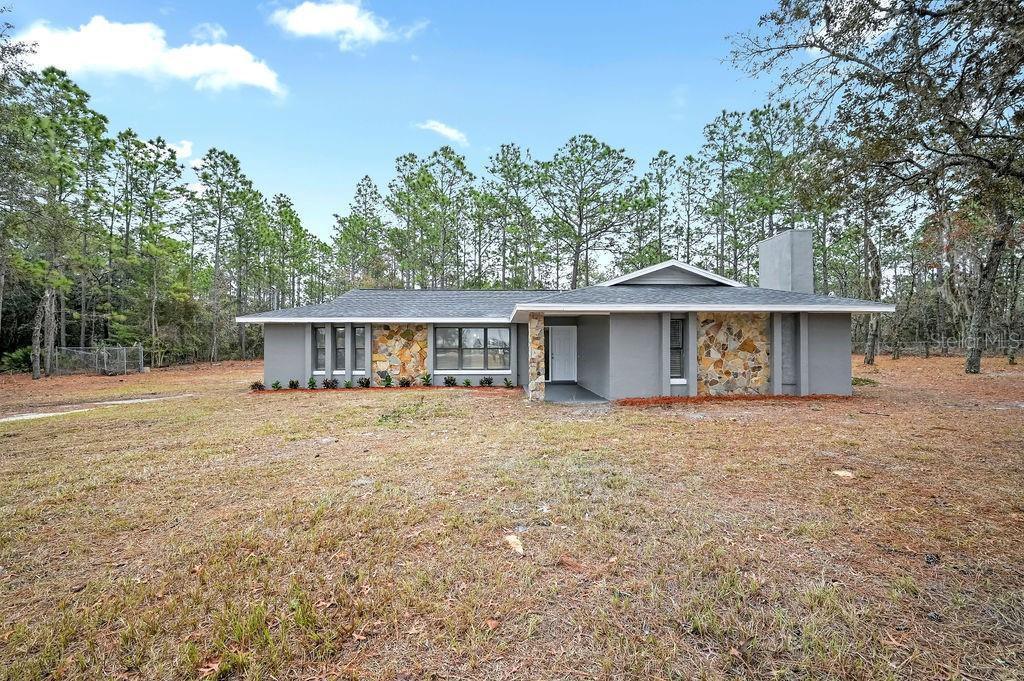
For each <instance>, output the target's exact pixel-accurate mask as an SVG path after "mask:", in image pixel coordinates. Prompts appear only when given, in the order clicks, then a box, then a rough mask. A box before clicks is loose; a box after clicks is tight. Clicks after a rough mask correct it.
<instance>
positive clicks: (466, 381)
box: [462, 378, 473, 388]
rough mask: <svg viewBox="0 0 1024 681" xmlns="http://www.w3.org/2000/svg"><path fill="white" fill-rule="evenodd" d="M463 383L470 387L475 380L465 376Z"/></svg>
mask: <svg viewBox="0 0 1024 681" xmlns="http://www.w3.org/2000/svg"><path fill="white" fill-rule="evenodd" d="M462 385H464V386H466V387H467V388H468V387H470V386H471V385H473V381H471V380H469V379H468V378H464V379H462Z"/></svg>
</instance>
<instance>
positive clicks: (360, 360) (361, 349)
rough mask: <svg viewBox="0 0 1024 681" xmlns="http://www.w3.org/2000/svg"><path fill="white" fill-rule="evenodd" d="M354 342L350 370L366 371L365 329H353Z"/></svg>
mask: <svg viewBox="0 0 1024 681" xmlns="http://www.w3.org/2000/svg"><path fill="white" fill-rule="evenodd" d="M354 330H355V334H354V335H355V342H354V343H353V344H352V369H353V370H355V371H366V327H365V326H357V327H355V329H354Z"/></svg>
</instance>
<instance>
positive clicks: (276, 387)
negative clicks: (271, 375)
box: [270, 381, 281, 390]
mask: <svg viewBox="0 0 1024 681" xmlns="http://www.w3.org/2000/svg"><path fill="white" fill-rule="evenodd" d="M270 387H271V388H273V389H274V390H280V389H281V381H274V382H273V383H271V384H270Z"/></svg>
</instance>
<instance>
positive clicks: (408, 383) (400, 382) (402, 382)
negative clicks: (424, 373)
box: [398, 376, 412, 388]
mask: <svg viewBox="0 0 1024 681" xmlns="http://www.w3.org/2000/svg"><path fill="white" fill-rule="evenodd" d="M398 385H400V386H402V387H403V388H408V387H410V386H411V385H412V379H411V378H409V377H408V376H402V377H401V378H399V379H398Z"/></svg>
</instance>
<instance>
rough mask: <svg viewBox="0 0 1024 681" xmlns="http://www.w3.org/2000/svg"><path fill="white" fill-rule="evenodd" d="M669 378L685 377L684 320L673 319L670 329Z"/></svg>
mask: <svg viewBox="0 0 1024 681" xmlns="http://www.w3.org/2000/svg"><path fill="white" fill-rule="evenodd" d="M669 337H670V338H669V346H668V347H669V355H668V356H669V362H668V364H669V377H670V378H682V377H683V320H682V319H673V320H672V324H671V327H670V329H669Z"/></svg>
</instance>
